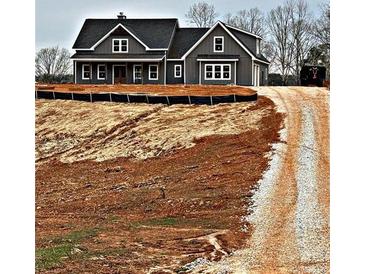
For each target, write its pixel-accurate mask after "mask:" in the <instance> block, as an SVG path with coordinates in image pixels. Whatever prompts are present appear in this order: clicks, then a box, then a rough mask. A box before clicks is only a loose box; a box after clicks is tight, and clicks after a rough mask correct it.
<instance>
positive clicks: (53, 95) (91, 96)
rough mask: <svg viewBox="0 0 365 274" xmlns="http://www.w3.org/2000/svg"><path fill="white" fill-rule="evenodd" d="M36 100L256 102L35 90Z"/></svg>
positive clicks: (242, 98) (248, 97)
mask: <svg viewBox="0 0 365 274" xmlns="http://www.w3.org/2000/svg"><path fill="white" fill-rule="evenodd" d="M35 97H36V99H51V100H57V99H60V100H77V101H84V102H120V103H147V104H166V105H173V104H190V105H192V104H194V105H215V104H220V103H236V102H249V101H255V100H257V94H254V95H246V96H244V95H236V94H232V95H217V96H214V95H212V96H188V95H152V94H144V93H130V94H128V93H117V92H104V93H103V92H101V93H74V92H57V91H53V90H36V91H35Z"/></svg>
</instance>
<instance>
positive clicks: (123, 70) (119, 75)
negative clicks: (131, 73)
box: [114, 65, 127, 84]
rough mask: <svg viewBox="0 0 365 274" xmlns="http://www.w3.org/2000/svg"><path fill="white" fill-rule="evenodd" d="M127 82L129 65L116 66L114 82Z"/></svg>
mask: <svg viewBox="0 0 365 274" xmlns="http://www.w3.org/2000/svg"><path fill="white" fill-rule="evenodd" d="M125 83H127V67H126V66H125V65H117V66H114V84H125Z"/></svg>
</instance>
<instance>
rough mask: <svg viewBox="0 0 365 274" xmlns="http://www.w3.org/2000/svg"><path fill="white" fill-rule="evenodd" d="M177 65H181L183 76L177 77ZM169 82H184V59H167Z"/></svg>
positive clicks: (167, 79)
mask: <svg viewBox="0 0 365 274" xmlns="http://www.w3.org/2000/svg"><path fill="white" fill-rule="evenodd" d="M175 65H181V78H175V74H174V73H175ZM166 83H167V84H183V83H184V62H183V61H167V71H166Z"/></svg>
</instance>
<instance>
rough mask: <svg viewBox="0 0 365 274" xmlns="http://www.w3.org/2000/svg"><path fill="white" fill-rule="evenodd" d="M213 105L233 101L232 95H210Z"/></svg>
mask: <svg viewBox="0 0 365 274" xmlns="http://www.w3.org/2000/svg"><path fill="white" fill-rule="evenodd" d="M212 99H213V105H215V104H221V103H233V102H234V95H222V96H212Z"/></svg>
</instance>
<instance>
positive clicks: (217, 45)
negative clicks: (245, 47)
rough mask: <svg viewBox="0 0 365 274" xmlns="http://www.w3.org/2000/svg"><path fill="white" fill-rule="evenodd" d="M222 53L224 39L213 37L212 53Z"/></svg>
mask: <svg viewBox="0 0 365 274" xmlns="http://www.w3.org/2000/svg"><path fill="white" fill-rule="evenodd" d="M223 51H224V37H223V36H214V52H223Z"/></svg>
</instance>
